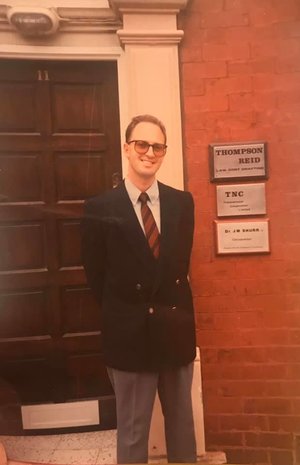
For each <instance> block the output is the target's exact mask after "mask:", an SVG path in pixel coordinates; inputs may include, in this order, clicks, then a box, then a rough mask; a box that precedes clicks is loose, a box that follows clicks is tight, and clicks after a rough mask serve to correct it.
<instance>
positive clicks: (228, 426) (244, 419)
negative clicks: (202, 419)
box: [219, 415, 269, 432]
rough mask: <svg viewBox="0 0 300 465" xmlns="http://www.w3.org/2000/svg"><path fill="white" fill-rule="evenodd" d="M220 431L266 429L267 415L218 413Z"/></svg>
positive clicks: (256, 430)
mask: <svg viewBox="0 0 300 465" xmlns="http://www.w3.org/2000/svg"><path fill="white" fill-rule="evenodd" d="M219 423H220V426H219V428H220V431H255V432H259V431H266V430H268V425H269V422H268V417H267V416H265V415H220V416H219Z"/></svg>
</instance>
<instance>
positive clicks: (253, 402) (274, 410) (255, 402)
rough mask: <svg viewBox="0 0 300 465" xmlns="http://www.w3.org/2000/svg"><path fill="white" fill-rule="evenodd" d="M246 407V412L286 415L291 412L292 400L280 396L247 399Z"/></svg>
mask: <svg viewBox="0 0 300 465" xmlns="http://www.w3.org/2000/svg"><path fill="white" fill-rule="evenodd" d="M244 409H245V410H244V412H245V413H256V414H257V413H264V414H267V413H270V414H283V415H286V414H289V413H291V402H290V401H289V400H288V399H280V398H278V399H276V398H265V399H261V398H256V399H255V398H254V399H246V400H245V405H244Z"/></svg>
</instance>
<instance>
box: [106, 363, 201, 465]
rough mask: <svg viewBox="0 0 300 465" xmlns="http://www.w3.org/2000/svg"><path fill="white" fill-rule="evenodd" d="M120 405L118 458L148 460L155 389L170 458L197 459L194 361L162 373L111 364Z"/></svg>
mask: <svg viewBox="0 0 300 465" xmlns="http://www.w3.org/2000/svg"><path fill="white" fill-rule="evenodd" d="M108 374H109V377H110V380H111V382H112V385H113V388H114V391H115V395H116V406H117V462H118V463H123V464H125V463H147V462H148V439H149V431H150V423H151V417H152V410H153V404H154V400H155V394H156V391H158V395H159V399H160V402H161V406H162V411H163V415H164V422H165V437H166V448H167V455H168V462H173V463H174V462H175V463H179V462H185V463H187V462H196V461H197V453H196V441H195V432H194V420H193V410H192V400H191V387H192V379H193V363H190V364H189V365H186V366H183V367H179V368H176V369H171V370H164V371H162V372H159V373H150V372H142V373H135V372H127V371H121V370H116V369H114V368H108Z"/></svg>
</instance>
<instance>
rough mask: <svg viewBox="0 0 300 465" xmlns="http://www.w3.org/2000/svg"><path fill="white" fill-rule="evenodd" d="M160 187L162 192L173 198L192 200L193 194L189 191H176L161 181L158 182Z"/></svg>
mask: <svg viewBox="0 0 300 465" xmlns="http://www.w3.org/2000/svg"><path fill="white" fill-rule="evenodd" d="M158 187H159V190H160V192H162V193H165V194H168V195H170V196H173V197H177V198H180V199H188V198H189V199H191V198H192V194H191V193H190V192H189V191H185V190H181V189H176V188H175V187H172V186H169V185H167V184H164V183H162V182H160V181H158Z"/></svg>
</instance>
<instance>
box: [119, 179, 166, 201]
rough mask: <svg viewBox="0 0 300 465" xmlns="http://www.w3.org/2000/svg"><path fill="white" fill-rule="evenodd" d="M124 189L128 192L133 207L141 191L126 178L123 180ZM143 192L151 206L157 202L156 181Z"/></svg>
mask: <svg viewBox="0 0 300 465" xmlns="http://www.w3.org/2000/svg"><path fill="white" fill-rule="evenodd" d="M125 187H126V190H127V192H128V195H129V198H130V200H131V202H132V203H133V205H134V206H135V205H136V204H137V203H138V201H139V196H140V193H141V191H140V190H139V189H138V188H137V187H136V186H135V185H134V184H133V183H132V182H131V181H130V180H129V179H128V178H125ZM145 192H147V194H148V196H149V199H150V203H151V204H154V203H156V202H158V200H159V190H158V183H157V180H156V179H155V180H154V182H153V184H151V186H150V187H149V189H147V190H146V191H145Z"/></svg>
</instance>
